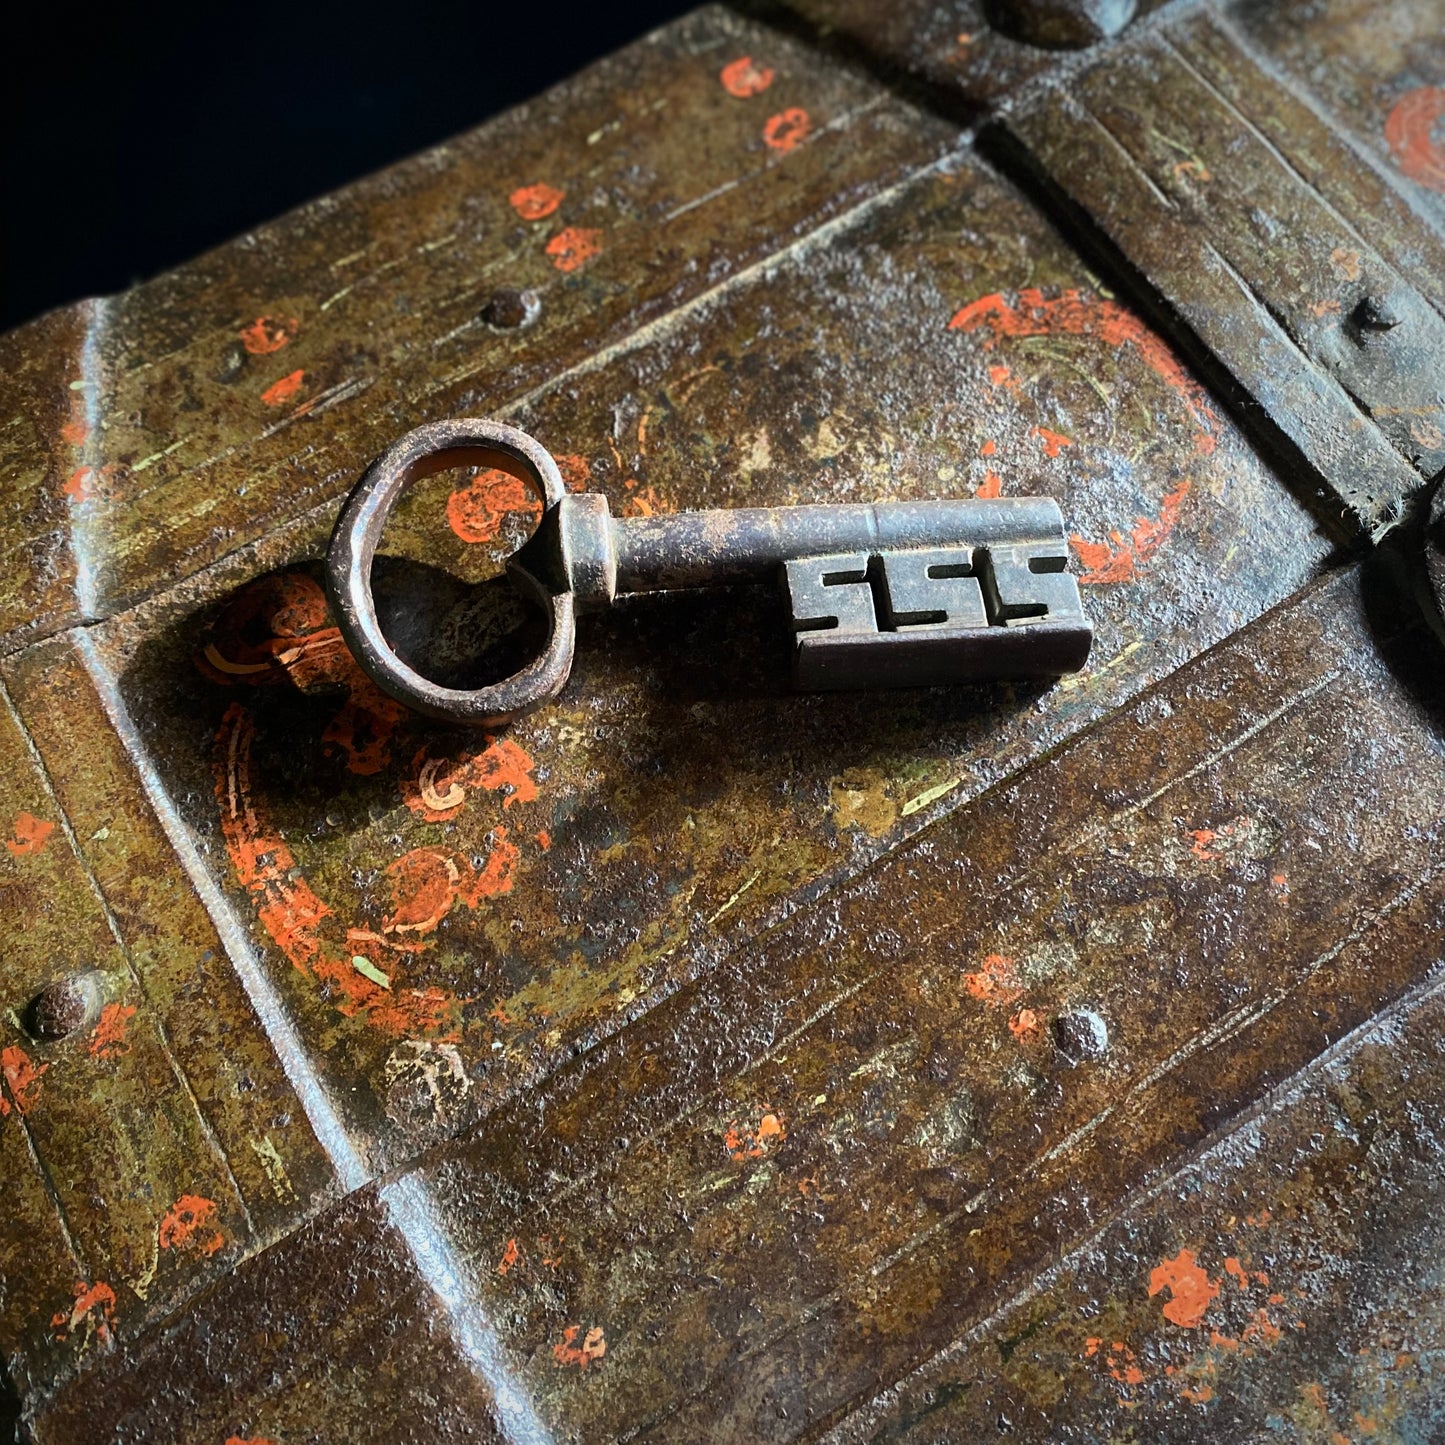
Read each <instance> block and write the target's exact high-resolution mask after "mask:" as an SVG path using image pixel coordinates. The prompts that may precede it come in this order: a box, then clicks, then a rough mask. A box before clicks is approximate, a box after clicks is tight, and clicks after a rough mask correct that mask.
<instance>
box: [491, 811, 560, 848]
mask: <svg viewBox="0 0 1445 1445" xmlns="http://www.w3.org/2000/svg"><path fill="white" fill-rule="evenodd" d="M503 806H505V805H503ZM537 846H538V847H539V848H541V850H542V851H543V852H544V853H548V852H550V851H551V849H552V835H551V834H550V833H549V832H548V831H547V830H546V829H545V828H543V829H542V830H541V831H540V832H539V833H538V834H537Z"/></svg>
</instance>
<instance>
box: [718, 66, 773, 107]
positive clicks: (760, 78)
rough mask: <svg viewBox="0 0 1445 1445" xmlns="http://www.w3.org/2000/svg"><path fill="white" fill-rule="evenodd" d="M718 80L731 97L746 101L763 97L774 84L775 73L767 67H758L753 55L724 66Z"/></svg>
mask: <svg viewBox="0 0 1445 1445" xmlns="http://www.w3.org/2000/svg"><path fill="white" fill-rule="evenodd" d="M718 79H719V80H721V81H722V84H723V89H724V90H725V91H727V93H728V94H729V95H731V96H735V97H736V98H737V99H738V100H746V99H747V98H748V97H749V96H751V95H761V94H762V93H763V91H765V90H766V89H767V88H768V87H769V86H770V85H771V84H772V83H773V72H772V70H771V69H770V68H769V67H768V66H766V65H758V64H757V63H756V62H755V61H754V60H753V58H752V56H751V55H743V56H740V57H739V58H738V59H737V60H730V61H729V62H728V63H727V64H726V65H725V66H723V68H722V74H721V75H719V77H718Z"/></svg>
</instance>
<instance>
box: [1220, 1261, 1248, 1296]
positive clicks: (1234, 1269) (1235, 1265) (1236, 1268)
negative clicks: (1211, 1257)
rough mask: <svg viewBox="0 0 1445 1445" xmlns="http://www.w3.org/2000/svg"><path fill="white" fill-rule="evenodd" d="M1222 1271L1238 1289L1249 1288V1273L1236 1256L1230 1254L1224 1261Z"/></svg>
mask: <svg viewBox="0 0 1445 1445" xmlns="http://www.w3.org/2000/svg"><path fill="white" fill-rule="evenodd" d="M1224 1272H1225V1274H1227V1275H1228V1276H1229V1277H1230V1278H1231V1279H1232V1280H1233V1281H1234V1282H1235V1283H1236V1284H1237V1285H1238V1286H1239V1287H1240V1289H1248V1288H1249V1273H1248V1271H1247V1270H1246V1269H1245V1267H1244V1266H1243V1265H1242V1264H1241V1263H1240V1262H1239V1260H1238V1258H1236V1256H1234V1255H1232V1254H1231V1255H1230V1256H1229V1258H1228V1259H1226V1260H1225V1261H1224Z"/></svg>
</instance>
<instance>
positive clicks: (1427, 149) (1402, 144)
mask: <svg viewBox="0 0 1445 1445" xmlns="http://www.w3.org/2000/svg"><path fill="white" fill-rule="evenodd" d="M1442 118H1445V86H1438V85H1422V86H1420V87H1419V89H1417V90H1409V91H1406V92H1405V94H1404V95H1402V96H1401V97H1400V99H1399V100H1397V101H1396V102H1395V107H1394V109H1393V110H1392V111H1391V112H1390V114H1389V115H1388V116H1387V117H1386V118H1385V143H1386V145H1388V146H1389V147H1390V154H1391V155H1392V156H1394V158H1395V164H1396V165H1398V166H1399V167H1400V169H1401V170H1402V171H1404V173H1405V174H1406V175H1407V176H1409V177H1410V179H1411V180H1412V181H1418V182H1419V183H1420V184H1421V185H1422V186H1429V188H1430V189H1431V190H1432V191H1445V136H1442V137H1441V139H1440V140H1438V141H1437V140H1436V139H1435V129H1436V127H1437V125H1439V123H1440V121H1441V120H1442Z"/></svg>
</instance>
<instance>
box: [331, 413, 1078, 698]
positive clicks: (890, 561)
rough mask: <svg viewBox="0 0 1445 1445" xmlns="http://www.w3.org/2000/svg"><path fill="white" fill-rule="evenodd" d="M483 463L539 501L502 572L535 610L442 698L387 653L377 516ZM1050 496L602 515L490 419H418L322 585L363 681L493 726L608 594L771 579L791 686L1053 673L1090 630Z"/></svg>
mask: <svg viewBox="0 0 1445 1445" xmlns="http://www.w3.org/2000/svg"><path fill="white" fill-rule="evenodd" d="M457 466H477V467H497V468H499V469H500V470H503V471H506V472H509V473H511V474H513V475H516V476H518V477H520V478H521V479H522V480H524V481H526V482H528V483H529V484H530V485H531V486H533V487H534V488H535V489H536V490H537V491H538V492H539V493H540V495H541V497H542V502H543V512H542V518H541V521H540V522H539V524H538V526H537V529H536V531H535V532H534V533H533V535H532V536H531V538H530V539H529V540H528V541H527V542H526V544H525V545H524V546H522V547H520V548H519V549H518V550H517V551H516V552H514V553H513V554H512V556H511V557H510V558H509V559H508V562H507V575H508V576H509V578H510V579H511V581H512V583H513V585H514V586H515V587H516V588H517V589H518V590H519V591H520V592H521V593H522V594H523V595H524V596H525V597H527V598H528V599H529V600H530V601H532V602H534V603H535V604H536V605H538V606H539V607H541V608H542V609H543V611H544V612H546V613H547V614H548V618H549V622H550V630H549V635H548V640H547V643H546V645H545V646H544V648H543V650H542V652H541V653H540V654H539V655H538V656H537V657H536V658H534V659H533V661H532V662H531V663H529V664H528V665H527V666H526V667H524V668H523V669H522V670H521V671H520V672H517V673H515V674H514V675H513V676H511V677H509V678H505V679H503V680H502V681H500V682H497V683H493V684H491V685H490V686H488V687H484V688H479V689H476V690H474V691H464V690H459V689H454V688H446V687H441V686H440V685H438V684H437V683H434V682H432V681H430V680H429V679H428V678H425V677H423V676H422V675H421V674H420V673H418V672H417V671H416V670H415V669H413V668H412V667H410V666H408V664H407V663H405V662H404V661H403V660H402V659H401V658H400V657H398V656H397V654H396V652H395V651H394V650H393V648H392V647H391V646H390V644H389V643H388V642H387V640H386V638H385V636H384V635H383V634H382V631H381V627H380V624H379V622H378V620H377V615H376V605H375V602H374V600H373V598H372V593H371V566H372V562H373V560H374V558H375V556H376V549H377V546H378V544H379V543H380V540H381V534H382V530H383V528H384V527H385V525H386V520H387V518H388V516H389V515H390V514H391V510H392V508H393V507H395V505H396V503H397V502H398V501H399V500H400V498H401V496H402V494H403V493H404V492H405V491H406V489H407V488H408V487H409V486H411V485H412V483H413V482H415V481H417V480H418V479H419V478H421V477H424V476H428V475H430V474H431V473H433V472H438V471H444V470H446V469H448V468H451V467H457ZM1067 565H1068V546H1067V543H1066V541H1065V538H1064V527H1063V516H1062V514H1061V513H1060V511H1059V507H1058V504H1057V503H1056V502H1054V501H1053V500H1052V499H1051V498H1047V497H1008V498H997V499H992V500H987V501H984V500H979V499H977V498H970V499H966V500H948V501H933V502H877V503H842V504H837V505H819V506H797V507H739V508H733V509H726V510H718V511H707V512H680V513H677V514H676V515H673V516H661V517H640V518H614V517H613V516H612V515H611V512H610V509H609V507H608V505H607V499H606V497H604V496H602V495H600V494H598V493H588V492H584V493H580V494H579V493H569V492H568V491H567V490H566V488H565V487H564V486H563V484H562V478H561V475H560V473H559V472H558V470H557V465H556V463H555V462H554V461H553V459H552V457H551V455H550V454H549V453H548V451H547V450H546V448H545V447H543V446H542V445H541V443H540V442H538V441H536V440H535V439H534V438H532V437H530V436H528V435H527V433H526V432H524V431H520V430H519V429H518V428H516V427H511V426H506V425H503V424H502V423H500V422H491V421H447V422H434V423H432V424H431V425H429V426H424V427H419V428H418V429H417V430H416V431H413V432H409V433H408V434H407V435H406V436H404V437H402V438H401V439H400V440H399V441H398V442H396V443H395V445H393V446H392V447H390V448H389V449H388V450H387V451H386V452H385V453H383V454H382V455H381V456H380V457H378V458H377V460H376V461H375V462H373V463H372V465H371V466H370V467H369V468H368V469H367V471H366V473H365V475H364V476H363V477H362V479H361V481H360V482H359V483H358V484H357V486H356V489H355V490H354V491H353V492H352V494H351V495H350V497H348V498H347V500H346V503H345V505H344V506H343V507H342V509H341V515H340V517H339V518H338V519H337V523H336V529H335V531H334V532H333V534H332V537H331V545H330V548H329V549H328V553H327V589H328V592H329V593H330V596H331V600H332V604H333V606H334V607H335V609H336V613H337V618H338V621H339V623H340V626H341V632H342V635H343V636H344V637H345V639H346V642H347V644H348V645H349V646H350V648H351V650H352V652H353V654H354V655H355V656H356V659H357V661H358V662H359V663H360V664H361V666H362V668H363V669H364V670H365V671H366V673H367V675H368V676H369V677H370V678H371V679H372V680H373V681H374V682H375V683H376V684H377V686H378V687H380V688H381V689H382V690H383V691H384V692H386V693H388V694H390V695H391V696H392V697H394V698H396V699H397V700H398V701H400V702H403V703H405V704H407V705H408V706H410V707H412V708H414V709H416V710H417V711H418V712H421V713H424V714H426V715H427V716H430V717H434V718H438V719H441V720H444V721H447V722H461V723H471V724H474V725H477V726H482V727H496V726H499V725H501V724H504V723H507V722H510V721H512V720H513V719H514V718H517V717H520V716H522V715H523V714H524V713H526V712H529V711H531V709H533V708H535V707H537V706H539V705H540V704H541V703H543V702H546V701H547V700H548V699H550V698H552V697H555V696H556V695H557V693H558V692H560V691H561V689H562V687H563V685H564V684H565V683H566V681H567V675H568V673H569V671H570V670H571V666H572V655H573V648H574V642H575V632H576V617H577V614H578V612H583V611H589V610H599V609H601V608H605V607H609V606H611V605H612V603H613V602H614V601H615V600H616V599H617V598H618V597H621V596H627V595H631V594H636V593H643V592H665V591H671V590H674V589H677V588H684V587H688V588H690V587H718V586H736V585H740V584H747V583H758V582H770V581H776V582H780V583H781V584H782V586H783V587H784V589H785V591H786V594H787V598H788V602H789V606H790V610H791V621H792V627H793V631H794V634H795V642H794V677H795V680H796V682H797V684H798V685H799V686H800V687H802V688H806V689H827V688H862V687H898V686H919V685H927V684H938V683H949V682H958V681H964V680H972V679H977V678H1020V677H1057V676H1058V675H1060V674H1061V673H1066V672H1077V671H1078V670H1079V669H1080V668H1081V667H1083V665H1084V662H1085V660H1086V659H1087V657H1088V654H1089V648H1090V645H1091V643H1092V640H1093V629H1092V628H1091V627H1090V626H1089V623H1088V621H1087V620H1086V618H1085V617H1084V613H1083V609H1082V607H1081V605H1080V602H1079V589H1078V584H1077V583H1076V582H1075V580H1074V579H1073V577H1071V576H1070V575H1069V574H1068V571H1067Z"/></svg>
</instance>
